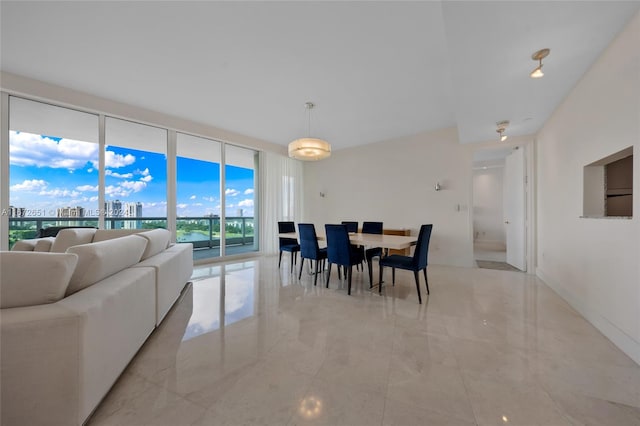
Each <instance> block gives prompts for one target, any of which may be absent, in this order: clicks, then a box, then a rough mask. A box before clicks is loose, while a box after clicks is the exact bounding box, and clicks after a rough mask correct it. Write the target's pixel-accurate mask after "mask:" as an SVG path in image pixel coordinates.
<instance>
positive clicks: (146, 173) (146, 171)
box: [136, 167, 149, 176]
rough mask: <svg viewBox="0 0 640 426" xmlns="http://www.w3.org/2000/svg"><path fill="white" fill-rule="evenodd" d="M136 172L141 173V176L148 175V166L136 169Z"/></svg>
mask: <svg viewBox="0 0 640 426" xmlns="http://www.w3.org/2000/svg"><path fill="white" fill-rule="evenodd" d="M136 173H139V174H141V175H142V176H149V168H148V167H147V168H146V169H144V170H136Z"/></svg>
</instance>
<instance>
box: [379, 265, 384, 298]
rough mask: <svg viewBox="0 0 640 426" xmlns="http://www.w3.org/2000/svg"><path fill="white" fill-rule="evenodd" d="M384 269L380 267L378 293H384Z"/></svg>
mask: <svg viewBox="0 0 640 426" xmlns="http://www.w3.org/2000/svg"><path fill="white" fill-rule="evenodd" d="M383 269H384V267H383V266H382V265H380V281H378V293H382V270H383Z"/></svg>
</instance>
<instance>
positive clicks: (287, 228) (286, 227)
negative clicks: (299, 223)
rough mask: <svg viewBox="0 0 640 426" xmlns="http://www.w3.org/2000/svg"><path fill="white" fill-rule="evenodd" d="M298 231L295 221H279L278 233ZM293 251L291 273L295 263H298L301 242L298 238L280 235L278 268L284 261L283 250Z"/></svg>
mask: <svg viewBox="0 0 640 426" xmlns="http://www.w3.org/2000/svg"><path fill="white" fill-rule="evenodd" d="M289 232H296V225H295V224H294V223H293V222H278V233H279V234H284V233H289ZM285 251H286V252H289V253H291V273H293V265H294V263H297V260H298V252H299V251H300V244H298V240H297V239H296V238H285V237H280V258H279V259H278V268H280V264H281V263H282V252H285Z"/></svg>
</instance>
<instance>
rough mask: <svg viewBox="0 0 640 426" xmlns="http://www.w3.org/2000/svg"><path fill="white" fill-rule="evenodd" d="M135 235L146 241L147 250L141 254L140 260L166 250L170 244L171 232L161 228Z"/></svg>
mask: <svg viewBox="0 0 640 426" xmlns="http://www.w3.org/2000/svg"><path fill="white" fill-rule="evenodd" d="M137 235H138V236H139V237H143V238H144V239H146V240H147V248H146V249H145V250H144V253H142V260H145V259H148V258H150V257H151V256H155V255H156V254H158V253H160V252H161V251H163V250H166V249H167V247H169V243H170V242H171V232H169V231H167V230H166V229H162V228H158V229H152V230H150V231H145V232H141V233H139V234H137Z"/></svg>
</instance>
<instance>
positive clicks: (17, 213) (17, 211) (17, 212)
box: [9, 206, 27, 217]
mask: <svg viewBox="0 0 640 426" xmlns="http://www.w3.org/2000/svg"><path fill="white" fill-rule="evenodd" d="M26 215H27V209H26V208H24V207H14V206H9V217H25V216H26Z"/></svg>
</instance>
